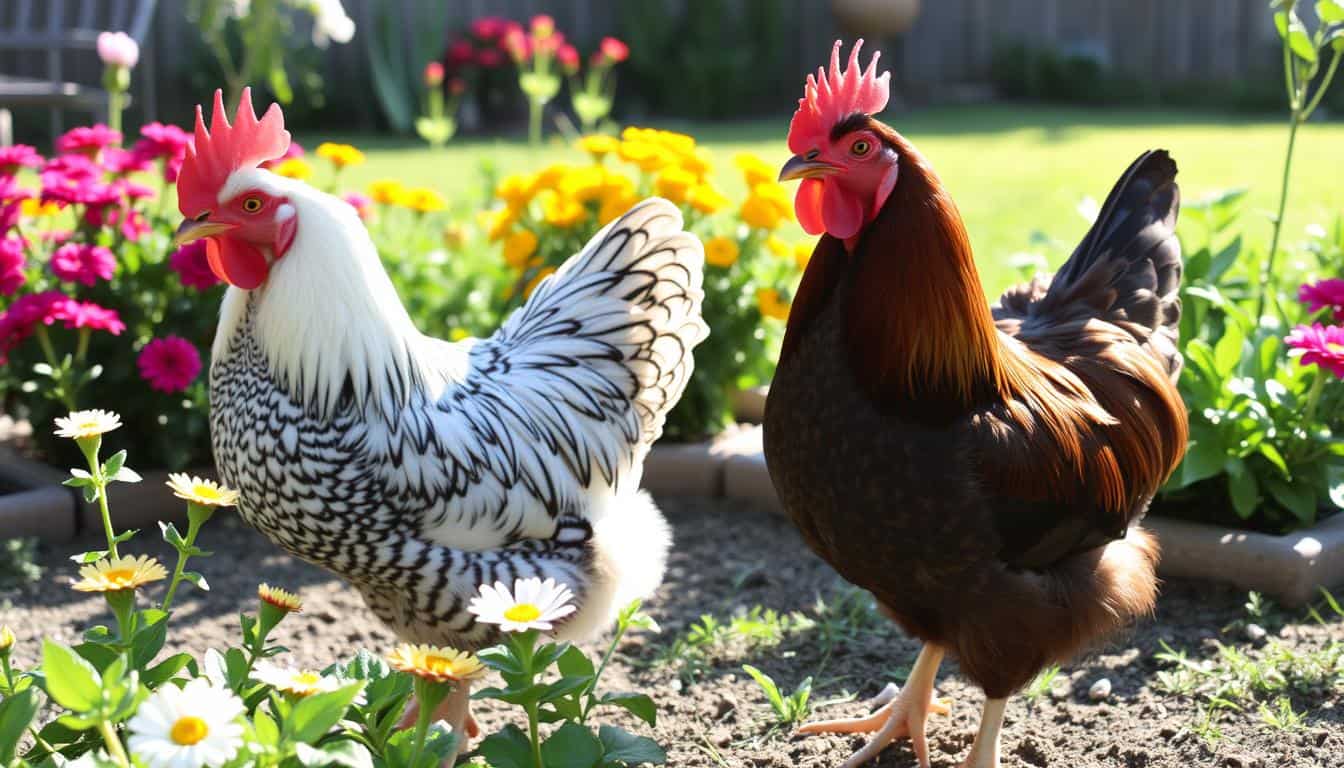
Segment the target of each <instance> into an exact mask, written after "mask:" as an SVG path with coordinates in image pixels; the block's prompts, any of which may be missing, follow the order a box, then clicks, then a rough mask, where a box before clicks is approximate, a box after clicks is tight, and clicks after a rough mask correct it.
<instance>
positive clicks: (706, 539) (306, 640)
mask: <svg viewBox="0 0 1344 768" xmlns="http://www.w3.org/2000/svg"><path fill="white" fill-rule="evenodd" d="M662 506H663V509H664V510H665V512H666V513H667V515H668V517H669V519H670V520H671V521H672V523H673V525H674V527H675V529H676V533H677V545H676V550H675V554H674V556H673V559H672V563H671V568H670V570H669V573H668V577H667V581H666V583H665V584H664V586H663V588H662V589H661V590H660V592H659V593H658V595H657V596H656V597H655V598H654V599H652V600H650V601H649V602H648V604H647V607H648V610H649V612H650V613H651V614H652V615H653V616H654V617H655V618H656V619H657V620H658V621H659V622H660V623H661V624H662V628H663V631H662V633H661V634H658V635H652V634H637V635H634V636H632V637H631V638H629V639H628V640H627V641H626V642H624V643H623V644H622V648H621V653H620V654H618V656H617V658H616V661H615V663H614V664H613V667H612V669H611V671H610V676H609V677H608V678H607V679H606V685H605V687H606V688H608V689H610V690H640V691H643V692H646V693H649V694H651V695H652V696H653V697H654V698H655V700H656V701H657V702H658V704H659V706H660V712H659V720H658V727H657V729H656V732H655V733H653V734H652V735H653V736H654V738H656V739H657V740H658V741H659V742H660V743H662V744H663V745H664V746H665V747H666V748H667V749H668V752H669V765H673V766H678V767H679V768H681V767H685V768H697V767H701V766H704V767H709V766H734V767H736V766H778V767H780V768H783V767H784V766H802V767H804V768H821V767H823V766H833V765H837V764H838V763H840V762H841V761H842V760H843V759H844V758H845V757H847V756H848V754H849V753H850V751H851V750H853V749H854V748H856V747H857V746H859V744H860V743H861V740H860V739H858V738H857V737H855V738H845V737H839V736H819V737H810V738H795V737H793V736H792V731H793V727H792V726H776V725H774V723H775V718H774V716H773V713H772V712H771V710H770V708H769V706H768V705H767V703H766V701H765V698H764V696H763V695H762V693H761V690H760V689H759V688H758V687H757V686H756V684H755V683H753V682H752V681H751V679H750V678H749V677H748V676H747V675H746V674H745V673H743V671H742V669H741V667H742V665H743V664H744V663H747V664H753V665H755V666H757V667H759V668H761V669H762V670H763V671H765V672H766V673H767V674H769V675H771V676H773V677H774V678H775V679H776V680H777V681H779V683H780V687H781V688H783V689H784V690H785V691H791V690H792V689H793V688H794V686H795V685H796V684H797V683H799V682H800V681H801V680H802V679H803V678H805V677H809V676H810V677H813V678H814V691H813V694H812V702H813V704H814V705H816V706H817V709H818V710H819V712H820V714H822V715H823V716H827V717H836V716H852V715H856V714H859V713H861V712H864V711H865V708H864V704H863V701H862V700H863V699H865V698H867V697H869V696H872V695H873V694H875V693H876V692H877V691H878V690H879V689H880V688H881V687H882V686H883V685H885V684H886V683H887V682H889V681H895V682H902V681H903V680H904V678H905V675H906V674H907V673H908V670H909V665H910V664H911V662H912V661H913V659H914V656H915V653H916V651H917V650H918V646H917V644H916V643H915V642H913V641H912V640H910V639H908V638H905V637H903V636H902V635H900V633H899V632H898V631H896V630H895V628H894V627H891V625H890V624H888V623H887V622H885V621H884V620H882V619H881V618H880V617H877V616H876V615H875V614H874V613H873V611H872V610H871V605H870V601H868V600H866V599H864V597H863V596H862V595H858V594H856V593H854V592H852V591H847V590H846V589H845V587H844V585H843V584H842V583H841V582H840V581H839V579H838V577H837V576H836V575H835V573H834V572H833V571H831V570H830V569H829V568H828V567H827V566H826V565H824V564H823V563H821V562H820V561H818V560H817V559H815V558H814V557H812V556H811V554H810V553H809V552H808V551H807V550H806V548H805V547H804V545H803V544H802V542H801V541H800V539H799V538H798V536H797V534H796V533H795V532H794V530H793V529H792V527H791V526H790V525H789V524H788V522H787V521H785V520H783V519H781V518H779V517H776V516H773V515H771V514H769V513H767V512H764V511H760V510H757V509H753V508H750V507H744V506H743V505H742V504H741V503H739V502H733V501H729V500H705V499H689V498H688V499H681V498H667V499H663V500H662ZM151 539H152V536H151V532H149V531H146V532H143V533H142V534H141V535H140V537H139V538H138V539H137V540H136V541H135V542H134V543H133V544H132V545H131V546H129V547H128V548H127V551H132V552H137V553H138V552H148V553H153V554H157V555H159V556H160V557H163V558H167V556H168V554H169V553H168V551H167V549H166V547H164V546H163V545H161V544H159V543H157V542H154V543H151ZM95 544H97V538H96V537H90V538H88V540H87V541H80V542H76V543H74V544H72V545H69V546H68V547H61V548H60V550H59V551H56V550H55V549H52V548H46V549H45V550H44V552H43V556H42V560H43V563H42V564H43V566H44V567H45V568H46V576H45V577H44V579H43V580H42V581H41V582H39V583H38V584H35V585H33V586H31V587H28V588H25V589H22V590H17V591H13V592H9V593H4V594H0V623H4V624H9V625H11V626H13V627H14V629H15V630H16V632H17V633H18V635H19V645H18V647H17V648H16V652H17V661H18V662H19V663H20V664H27V663H30V662H31V661H32V658H33V655H34V653H35V648H36V641H37V640H38V638H39V637H40V636H43V635H48V636H52V637H55V638H58V639H61V640H64V641H73V640H75V638H76V637H77V636H78V634H79V632H80V631H81V630H82V628H84V627H87V626H88V625H89V624H91V623H93V622H95V621H106V618H107V617H106V616H104V615H103V605H102V603H101V601H100V600H99V599H97V598H94V597H89V596H86V595H81V594H78V593H75V592H72V591H71V590H69V589H68V584H69V583H70V581H71V578H70V577H71V576H72V575H73V573H74V570H75V568H74V566H73V565H72V564H71V563H70V562H69V561H68V560H67V559H66V557H67V556H68V555H69V554H70V553H71V552H75V551H80V550H82V549H85V548H91V547H93V546H94V545H95ZM202 544H203V546H205V547H206V548H208V549H211V550H213V551H214V552H215V557H214V558H212V559H210V560H207V561H202V562H200V563H199V570H201V571H203V572H204V573H205V574H206V576H207V578H208V579H209V580H210V583H211V586H212V590H211V591H210V592H209V593H201V592H197V591H194V590H190V589H188V590H187V592H186V595H185V599H182V598H179V604H180V609H179V611H178V616H177V618H176V620H175V625H176V628H175V630H174V636H175V638H176V643H178V645H179V646H181V647H178V648H170V649H169V650H171V651H177V650H183V649H185V650H189V651H192V652H194V653H198V654H199V653H200V652H202V651H204V649H206V648H207V647H210V646H220V645H223V644H226V643H230V642H236V639H237V636H238V635H237V622H238V620H237V613H238V611H239V610H252V609H253V605H254V602H255V601H254V598H253V595H254V594H255V588H256V584H257V583H258V582H260V581H266V582H269V583H271V584H276V585H283V586H286V587H289V588H292V589H297V590H298V591H299V592H300V594H301V596H302V598H303V602H304V612H303V613H302V614H300V615H298V616H296V617H292V618H291V619H289V620H287V621H286V623H285V624H283V625H282V626H281V627H280V629H279V630H277V637H278V639H279V640H280V641H281V642H283V643H284V644H286V645H288V646H289V647H290V648H291V649H292V651H293V654H294V657H295V658H294V661H295V662H297V663H302V664H304V665H311V666H318V667H321V666H325V665H326V664H327V663H329V662H331V661H333V660H336V659H339V658H345V657H348V656H349V655H351V654H352V653H353V652H354V650H355V649H356V648H360V647H367V648H371V649H374V650H383V649H386V648H387V647H389V646H390V645H391V644H392V643H393V642H394V638H393V636H392V635H391V633H389V632H388V631H387V630H386V629H384V628H383V627H382V626H380V625H379V624H378V622H377V620H376V619H374V618H373V617H372V616H371V615H370V614H369V612H368V611H367V610H366V609H365V607H364V606H363V604H362V602H361V601H360V599H359V597H358V596H357V595H356V594H355V593H354V592H353V591H352V590H350V589H349V588H347V587H346V586H344V585H343V584H342V583H341V582H339V581H337V580H335V579H334V578H332V577H331V576H329V575H327V574H326V573H324V572H322V571H320V570H318V569H316V568H313V567H311V566H309V565H307V564H305V563H302V562H299V561H297V560H295V559H293V558H290V557H288V556H287V555H285V554H283V553H281V552H280V551H279V550H278V549H276V548H275V547H273V546H272V545H271V544H270V543H269V542H267V541H266V540H265V539H264V538H262V537H261V536H260V535H258V534H256V533H255V532H253V531H251V530H250V529H248V528H247V527H245V526H244V525H242V524H241V523H239V522H238V521H237V520H236V519H233V518H227V517H222V516H221V517H220V518H217V519H216V520H215V521H213V522H212V523H211V525H210V526H209V527H207V528H206V530H205V532H204V534H203V536H202ZM819 597H821V598H823V600H824V601H826V607H822V606H820V605H819V604H818V598H819ZM1246 597H1247V596H1246V595H1245V594H1243V593H1238V592H1234V591H1232V590H1229V589H1225V588H1222V587H1218V586H1212V585H1208V584H1196V583H1183V582H1175V583H1169V584H1167V585H1166V586H1165V589H1164V593H1163V597H1162V600H1161V602H1160V603H1159V605H1158V609H1157V615H1156V616H1155V617H1154V619H1153V620H1151V621H1147V622H1145V623H1143V624H1141V625H1139V626H1137V627H1135V628H1134V630H1133V631H1132V632H1131V633H1129V634H1128V635H1127V636H1124V637H1120V638H1116V639H1114V640H1113V641H1112V642H1111V643H1110V644H1109V645H1107V646H1106V647H1104V648H1102V649H1099V650H1098V651H1096V652H1094V653H1093V654H1091V655H1090V656H1088V657H1085V658H1082V659H1078V660H1075V661H1074V662H1073V663H1072V664H1070V665H1068V666H1067V667H1065V668H1064V669H1063V670H1062V671H1061V672H1060V673H1059V675H1058V676H1057V677H1056V678H1054V679H1053V680H1052V681H1050V683H1049V684H1048V685H1046V684H1042V685H1041V686H1039V690H1038V691H1037V693H1038V695H1037V696H1035V698H1034V699H1033V698H1029V697H1027V696H1025V695H1023V696H1018V697H1016V698H1015V699H1014V700H1013V701H1012V703H1011V704H1010V705H1009V708H1008V719H1007V727H1006V729H1005V732H1004V741H1003V747H1004V748H1003V758H1004V759H1003V764H1004V766H1005V768H1025V767H1028V766H1030V767H1032V768H1039V767H1044V766H1050V767H1051V768H1092V767H1094V766H1097V767H1100V766H1124V767H1125V768H1158V767H1161V766H1182V767H1184V766H1226V767H1227V768H1253V767H1256V768H1271V767H1272V768H1280V767H1281V766H1292V767H1294V768H1307V767H1308V766H1314V767H1320V768H1326V767H1327V766H1329V767H1331V768H1338V767H1339V766H1344V660H1341V656H1344V624H1342V623H1341V620H1340V619H1339V618H1338V617H1334V616H1333V615H1332V614H1329V616H1330V617H1329V618H1327V619H1326V621H1325V622H1323V623H1322V622H1317V621H1314V620H1308V619H1306V617H1305V615H1304V613H1303V612H1301V611H1296V610H1294V611H1283V612H1279V611H1275V610H1273V609H1270V610H1269V611H1268V612H1264V613H1260V614H1258V615H1250V616H1248V612H1247V609H1246V608H1245V607H1244V603H1245V602H1246ZM758 605H759V606H763V607H764V608H766V609H773V610H774V611H776V612H778V613H777V614H765V613H760V612H758V613H756V614H753V613H752V612H751V608H752V607H753V606H758ZM702 614H710V615H712V616H714V617H717V621H716V622H714V623H711V624H709V625H706V624H704V623H703V622H702V623H701V624H700V631H698V632H690V633H689V634H688V630H690V628H691V627H692V625H693V624H694V623H696V622H698V621H699V620H700V617H701V615H702ZM734 617H737V619H738V620H737V621H736V622H734V621H733V618H734ZM1251 619H1254V620H1255V621H1256V622H1258V624H1259V625H1261V626H1263V627H1264V628H1265V629H1266V630H1267V637H1263V638H1257V639H1252V638H1255V637H1257V636H1258V635H1259V632H1257V631H1256V630H1250V631H1249V632H1248V631H1247V628H1246V623H1247V621H1249V620H1251ZM716 625H717V626H718V627H719V628H718V629H716V628H715V626H716ZM679 638H680V639H681V642H678V639H679ZM599 643H600V641H599ZM1163 643H1166V644H1167V645H1169V646H1170V647H1171V648H1173V649H1183V650H1185V651H1186V652H1187V653H1188V656H1189V659H1190V665H1189V666H1187V667H1184V668H1183V667H1181V666H1179V665H1173V664H1170V663H1167V662H1162V661H1159V660H1157V659H1156V658H1155V655H1156V654H1158V653H1160V652H1162V651H1163V645H1162V644H1163ZM1220 643H1221V644H1222V645H1224V646H1225V647H1226V648H1230V649H1232V650H1231V651H1230V652H1229V651H1227V650H1223V651H1220V650H1219V644H1220ZM596 644H598V643H595V645H596ZM1164 673H1165V674H1164ZM1276 675H1278V676H1281V677H1282V681H1280V680H1279V678H1277V677H1275V676H1276ZM1103 677H1104V678H1107V679H1108V680H1109V681H1110V683H1111V687H1112V690H1111V693H1110V695H1109V697H1107V698H1106V699H1105V700H1103V701H1099V702H1098V701H1092V700H1091V699H1090V698H1089V696H1088V691H1089V688H1091V687H1092V685H1093V684H1094V683H1095V682H1096V681H1097V680H1099V679H1101V678H1103ZM1280 689H1282V690H1280ZM1172 691H1185V693H1184V694H1183V695H1182V694H1176V693H1172ZM938 692H939V694H940V695H943V696H950V697H952V698H953V699H954V700H955V702H956V703H955V705H954V707H953V711H952V714H951V715H950V716H949V717H934V718H933V719H932V720H931V722H930V729H929V731H930V746H931V753H932V757H933V763H934V765H935V766H939V767H940V768H950V767H951V766H955V765H957V764H958V761H959V760H960V759H962V758H963V757H965V755H966V753H967V751H968V749H969V746H970V743H971V740H972V737H973V735H974V732H975V727H976V723H977V722H978V719H979V708H980V705H981V703H982V701H983V696H982V694H981V693H980V692H979V691H978V690H977V689H975V688H974V687H973V686H970V685H969V684H968V683H967V682H966V681H965V680H964V679H963V678H961V677H960V676H959V675H958V673H957V669H956V665H955V663H949V664H945V665H944V667H943V670H942V675H941V677H940V680H939V684H938ZM1214 695H1217V696H1219V697H1220V698H1225V699H1227V700H1229V701H1231V702H1232V703H1234V704H1236V706H1237V707H1238V708H1239V709H1231V708H1227V709H1212V708H1211V707H1210V705H1209V704H1208V702H1209V701H1210V697H1211V696H1214ZM1280 695H1282V696H1283V697H1284V702H1285V703H1280V702H1279V701H1278V699H1279V697H1280ZM1261 702H1264V703H1265V704H1267V705H1268V708H1267V709H1266V710H1265V711H1266V712H1268V713H1269V714H1270V715H1271V717H1270V718H1269V719H1274V720H1277V721H1278V722H1279V725H1278V726H1275V725H1271V724H1269V723H1268V722H1266V718H1265V715H1264V714H1263V713H1262V711H1261V707H1260V703H1261ZM1282 706H1287V707H1289V708H1290V713H1291V714H1293V715H1296V717H1297V720H1296V722H1294V721H1293V718H1292V717H1289V716H1288V714H1285V713H1283V711H1282V710H1281V709H1280V707H1282ZM1210 712H1212V715H1210V714H1209V713H1210ZM478 714H480V715H481V721H482V726H483V727H484V728H486V729H487V730H490V729H493V728H496V727H499V726H500V725H502V724H503V723H504V722H506V721H507V720H508V719H509V718H510V717H513V716H514V713H511V712H506V711H502V710H499V709H498V708H496V707H492V706H490V705H484V706H481V707H479V712H478ZM814 716H815V714H814ZM612 717H613V718H614V719H617V720H621V721H622V723H623V724H624V725H626V726H627V727H631V728H632V729H634V730H638V729H636V728H635V727H634V726H635V725H636V724H635V723H633V722H631V721H629V720H628V719H623V718H620V717H617V716H615V715H612ZM914 764H915V761H914V756H913V755H912V754H911V752H910V751H909V750H908V749H907V748H906V747H904V746H898V747H896V748H893V749H890V750H888V751H887V752H885V753H884V754H883V755H882V757H881V758H880V760H879V761H878V762H877V763H876V765H878V766H913V765H914Z"/></svg>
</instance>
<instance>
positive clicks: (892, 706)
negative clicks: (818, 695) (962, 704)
mask: <svg viewBox="0 0 1344 768" xmlns="http://www.w3.org/2000/svg"><path fill="white" fill-rule="evenodd" d="M942 660H943V649H942V648H939V647H938V646H936V645H925V646H924V648H923V649H922V650H921V651H920V652H919V658H917V659H915V666H914V668H913V669H911V670H910V677H909V678H908V679H907V680H906V681H905V688H904V689H902V690H901V692H900V695H898V696H897V697H896V698H895V699H894V700H892V701H891V702H889V703H887V704H885V705H883V706H882V707H881V708H880V709H878V710H877V711H876V712H874V713H873V714H871V715H869V716H868V717H860V718H855V719H852V720H828V721H824V722H820V723H809V724H808V725H805V726H803V727H802V728H799V729H798V732H799V733H805V734H811V733H873V732H874V731H876V735H875V736H873V738H872V739H870V740H869V741H868V743H867V744H865V745H864V746H863V748H862V749H860V750H859V751H858V752H855V753H854V754H853V755H852V756H851V757H850V758H849V759H848V760H846V761H845V763H844V765H843V766H841V768H857V767H858V766H860V765H863V764H864V763H866V762H868V761H869V760H872V759H873V758H875V757H877V755H878V753H880V752H881V751H882V750H884V749H886V748H887V746H888V745H889V744H891V743H892V742H893V741H895V740H897V739H900V738H908V739H910V746H911V748H912V749H913V750H914V752H915V758H916V759H917V760H919V765H920V768H929V744H928V741H927V740H926V739H925V737H924V721H925V720H926V719H927V718H928V715H929V713H930V712H936V713H938V714H940V715H945V714H947V713H948V712H949V711H950V709H949V706H948V704H949V702H948V701H947V700H938V701H935V700H934V698H933V681H934V679H935V678H936V677H937V675H938V665H939V664H940V663H942Z"/></svg>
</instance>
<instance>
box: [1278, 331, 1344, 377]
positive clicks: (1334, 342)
mask: <svg viewBox="0 0 1344 768" xmlns="http://www.w3.org/2000/svg"><path fill="white" fill-rule="evenodd" d="M1284 341H1286V342H1287V343H1288V346H1290V347H1292V348H1293V349H1294V350H1298V354H1300V355H1301V356H1302V360H1301V363H1302V365H1319V366H1320V367H1322V368H1324V369H1326V370H1327V371H1330V372H1331V373H1333V374H1334V375H1335V376H1337V377H1339V378H1344V326H1339V325H1332V326H1329V327H1325V326H1322V325H1321V324H1320V323H1315V324H1312V325H1299V326H1297V327H1296V328H1294V329H1293V332H1292V333H1290V334H1288V338H1287V339H1285V340H1284Z"/></svg>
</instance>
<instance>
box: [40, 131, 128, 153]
mask: <svg viewBox="0 0 1344 768" xmlns="http://www.w3.org/2000/svg"><path fill="white" fill-rule="evenodd" d="M120 143H121V131H114V130H112V129H111V128H108V127H107V126H106V125H103V124H102V123H98V124H97V125H92V126H80V127H79V128H71V129H70V130H68V131H66V132H65V133H64V134H63V135H62V136H61V137H60V138H59V139H57V140H56V149H57V150H59V151H61V152H74V153H77V154H81V155H84V156H86V157H89V158H92V157H96V156H97V155H98V153H99V152H100V151H102V149H103V148H104V147H108V146H111V145H113V144H120Z"/></svg>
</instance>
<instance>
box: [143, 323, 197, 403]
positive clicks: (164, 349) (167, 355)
mask: <svg viewBox="0 0 1344 768" xmlns="http://www.w3.org/2000/svg"><path fill="white" fill-rule="evenodd" d="M135 362H136V365H138V366H139V367H140V378H142V379H144V380H145V381H147V382H149V386H150V388H151V389H154V390H157V391H159V392H165V393H167V394H173V393H176V392H181V391H183V390H185V389H186V388H187V387H189V386H191V382H193V381H195V380H196V377H197V376H199V375H200V373H201V353H200V352H197V351H196V347H195V345H193V344H192V343H191V342H189V341H187V340H186V339H184V338H182V337H181V336H165V337H163V338H162V339H154V340H153V341H151V342H149V343H148V344H146V345H145V348H144V349H142V350H140V356H139V357H137V358H136V360H135Z"/></svg>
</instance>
